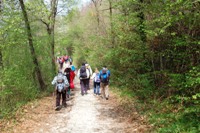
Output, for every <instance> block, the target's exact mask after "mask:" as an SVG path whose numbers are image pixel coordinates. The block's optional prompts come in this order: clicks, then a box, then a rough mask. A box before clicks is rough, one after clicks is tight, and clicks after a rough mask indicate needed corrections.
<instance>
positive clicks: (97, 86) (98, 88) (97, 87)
mask: <svg viewBox="0 0 200 133" xmlns="http://www.w3.org/2000/svg"><path fill="white" fill-rule="evenodd" d="M96 90H97V91H96V94H97V95H99V94H100V92H99V90H100V83H96Z"/></svg>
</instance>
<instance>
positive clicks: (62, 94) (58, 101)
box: [56, 90, 66, 107]
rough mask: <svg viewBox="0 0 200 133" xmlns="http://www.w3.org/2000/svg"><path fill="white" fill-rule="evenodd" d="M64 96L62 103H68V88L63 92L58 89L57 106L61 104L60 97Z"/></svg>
mask: <svg viewBox="0 0 200 133" xmlns="http://www.w3.org/2000/svg"><path fill="white" fill-rule="evenodd" d="M61 97H62V105H66V90H64V91H63V92H58V91H56V107H57V106H60V99H61Z"/></svg>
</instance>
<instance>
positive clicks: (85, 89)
mask: <svg viewBox="0 0 200 133" xmlns="http://www.w3.org/2000/svg"><path fill="white" fill-rule="evenodd" d="M87 81H88V79H84V80H83V91H84V92H85V94H87V90H88V88H87V87H88V86H87V85H88V84H87Z"/></svg>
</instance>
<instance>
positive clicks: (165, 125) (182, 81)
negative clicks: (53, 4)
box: [67, 0, 200, 132]
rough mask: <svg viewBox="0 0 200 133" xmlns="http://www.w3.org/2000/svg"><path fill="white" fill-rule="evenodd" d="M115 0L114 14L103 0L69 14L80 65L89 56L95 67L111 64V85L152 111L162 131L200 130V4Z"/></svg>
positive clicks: (152, 119)
mask: <svg viewBox="0 0 200 133" xmlns="http://www.w3.org/2000/svg"><path fill="white" fill-rule="evenodd" d="M111 3H112V5H113V8H112V14H111V12H109V11H110V10H105V9H109V3H108V2H105V1H104V2H103V4H100V5H98V6H97V7H96V8H95V7H94V6H85V7H84V8H83V9H82V10H81V11H80V12H79V11H77V12H78V13H77V12H74V11H73V12H72V13H71V14H70V15H69V16H68V18H69V19H68V21H67V22H68V25H69V27H70V28H69V32H68V40H70V38H71V40H73V41H70V44H71V45H72V47H73V48H74V49H73V50H74V52H73V56H74V57H75V58H76V59H77V64H78V65H79V64H80V62H82V61H85V60H86V61H88V62H89V63H90V65H91V66H92V67H98V68H101V66H103V65H107V66H108V68H109V69H110V70H111V85H113V86H115V87H116V88H120V90H122V91H123V93H122V95H130V96H132V95H133V96H135V97H137V98H138V100H139V101H140V103H141V104H142V103H146V104H144V106H143V105H141V106H143V107H141V108H144V109H143V110H142V111H145V108H146V110H150V109H152V110H150V113H151V114H152V115H151V116H150V118H151V122H152V123H155V126H156V127H157V128H158V130H157V129H156V130H157V131H158V132H197V131H198V130H199V127H198V124H195V123H198V122H199V120H198V119H199V116H198V115H197V114H198V111H197V110H195V109H196V108H198V105H199V96H200V94H199V87H200V86H199V85H200V83H199V63H200V60H199V57H200V53H199V48H200V47H199V39H200V38H199V30H198V29H199V27H200V25H199V20H200V19H199V18H200V16H199V13H198V12H199V8H198V7H199V2H197V1H195V0H185V1H183V0H178V1H173V2H172V1H170V0H165V1H154V2H152V1H132V0H121V1H118V2H115V1H111ZM97 11H100V12H97ZM101 11H102V12H101ZM98 13H100V14H99V16H100V17H99V16H98V15H97V14H98ZM98 17H99V18H98ZM97 19H99V20H100V23H97V21H96V20H97ZM77 21H78V22H81V23H77ZM123 88H128V90H129V91H125V92H124V90H126V89H123ZM133 92H134V93H133ZM176 106H178V107H180V108H181V109H180V110H179V109H178V111H177V108H176ZM185 110H189V111H188V112H185ZM176 112H178V113H177V114H176ZM186 115H187V116H189V117H190V116H191V118H194V119H190V118H189V117H188V118H184V117H185V116H186ZM186 124H188V126H186Z"/></svg>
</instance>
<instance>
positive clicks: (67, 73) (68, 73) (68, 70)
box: [64, 66, 71, 98]
mask: <svg viewBox="0 0 200 133" xmlns="http://www.w3.org/2000/svg"><path fill="white" fill-rule="evenodd" d="M70 72H71V67H70V66H68V67H67V68H66V69H65V70H64V75H65V76H66V78H67V80H68V82H69V86H68V87H67V88H66V96H67V98H69V96H70V94H71V87H70V81H71V78H70Z"/></svg>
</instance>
